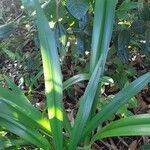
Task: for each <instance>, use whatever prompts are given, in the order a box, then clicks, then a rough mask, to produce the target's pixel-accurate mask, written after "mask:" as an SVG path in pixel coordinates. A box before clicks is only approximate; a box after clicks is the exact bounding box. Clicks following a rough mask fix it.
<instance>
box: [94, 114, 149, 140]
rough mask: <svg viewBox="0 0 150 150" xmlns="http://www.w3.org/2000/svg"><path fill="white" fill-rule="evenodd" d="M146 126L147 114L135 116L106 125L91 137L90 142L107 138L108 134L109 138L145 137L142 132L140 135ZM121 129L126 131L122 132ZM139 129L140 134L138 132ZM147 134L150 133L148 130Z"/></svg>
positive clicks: (147, 123) (147, 121)
mask: <svg viewBox="0 0 150 150" xmlns="http://www.w3.org/2000/svg"><path fill="white" fill-rule="evenodd" d="M147 125H150V115H149V114H143V115H135V116H131V117H127V118H123V119H119V120H117V121H114V122H112V123H110V124H108V125H107V126H105V127H104V128H102V129H101V130H100V131H99V132H97V133H96V134H95V135H94V136H93V138H92V142H94V141H95V140H97V139H101V138H104V137H109V134H110V136H125V135H128V136H129V135H145V134H146V133H145V132H144V131H143V133H142V130H144V127H146V126H147ZM123 128H124V129H127V130H123ZM133 128H134V131H133ZM121 129H122V132H121ZM140 129H141V132H139V130H140ZM148 132H149V133H150V129H149V130H148ZM114 133H115V134H114ZM130 133H131V134H130ZM146 135H147V134H146Z"/></svg>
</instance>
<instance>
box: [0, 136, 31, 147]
mask: <svg viewBox="0 0 150 150" xmlns="http://www.w3.org/2000/svg"><path fill="white" fill-rule="evenodd" d="M28 144H30V143H29V142H27V141H25V140H23V139H12V138H11V139H10V138H6V137H3V136H0V150H4V149H6V148H12V147H18V146H23V145H28Z"/></svg>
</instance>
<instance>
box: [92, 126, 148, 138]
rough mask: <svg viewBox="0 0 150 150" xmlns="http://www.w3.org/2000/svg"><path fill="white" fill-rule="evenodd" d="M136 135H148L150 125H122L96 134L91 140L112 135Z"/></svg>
mask: <svg viewBox="0 0 150 150" xmlns="http://www.w3.org/2000/svg"><path fill="white" fill-rule="evenodd" d="M138 135H147V136H148V135H150V125H149V124H146V125H145V124H144V125H131V126H130V125H129V126H124V127H119V128H115V129H112V130H108V131H105V132H102V133H100V134H96V135H95V136H94V138H93V140H92V141H95V140H98V139H102V138H106V137H114V136H138Z"/></svg>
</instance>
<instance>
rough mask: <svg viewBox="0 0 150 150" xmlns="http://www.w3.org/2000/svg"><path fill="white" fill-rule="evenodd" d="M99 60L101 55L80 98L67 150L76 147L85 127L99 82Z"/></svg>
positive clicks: (72, 149) (100, 69) (100, 68)
mask: <svg viewBox="0 0 150 150" xmlns="http://www.w3.org/2000/svg"><path fill="white" fill-rule="evenodd" d="M101 61H102V57H101V59H100V60H99V63H98V64H97V66H96V68H95V70H94V72H93V74H92V76H91V78H90V81H89V83H88V85H87V88H86V90H85V93H84V95H83V97H82V98H81V99H80V107H79V110H78V113H77V117H76V120H75V124H74V126H73V131H72V134H71V140H70V145H69V150H74V149H76V146H77V144H78V142H79V140H80V138H81V135H82V131H83V128H84V127H85V124H86V122H87V120H88V117H89V115H90V111H91V107H92V104H93V100H94V97H95V93H96V90H97V86H98V83H99V76H100V74H101V71H102V67H101V66H100V64H101Z"/></svg>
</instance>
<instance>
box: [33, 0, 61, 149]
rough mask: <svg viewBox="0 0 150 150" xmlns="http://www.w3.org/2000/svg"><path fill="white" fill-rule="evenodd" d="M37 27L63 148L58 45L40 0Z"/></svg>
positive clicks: (49, 101) (58, 141) (57, 138)
mask: <svg viewBox="0 0 150 150" xmlns="http://www.w3.org/2000/svg"><path fill="white" fill-rule="evenodd" d="M34 4H35V9H36V15H37V27H38V32H39V39H40V47H41V54H42V62H43V72H44V78H45V92H46V96H47V106H48V117H49V120H50V125H51V130H52V135H53V139H54V145H55V149H57V150H61V149H63V148H62V147H63V130H62V127H63V125H62V122H63V103H62V89H63V88H62V74H61V69H60V62H59V57H58V52H57V47H56V40H55V36H54V32H53V31H52V30H51V29H50V27H49V24H48V20H47V18H46V17H45V15H44V13H43V11H42V9H41V7H40V4H39V1H37V0H34Z"/></svg>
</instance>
